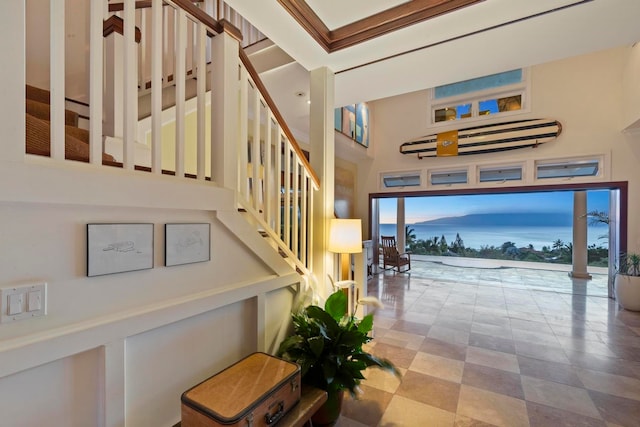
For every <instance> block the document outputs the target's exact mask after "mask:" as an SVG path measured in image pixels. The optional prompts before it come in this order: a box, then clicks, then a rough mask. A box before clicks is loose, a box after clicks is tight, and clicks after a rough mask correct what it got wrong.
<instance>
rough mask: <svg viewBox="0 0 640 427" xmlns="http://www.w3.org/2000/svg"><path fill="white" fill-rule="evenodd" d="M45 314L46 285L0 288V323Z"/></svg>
mask: <svg viewBox="0 0 640 427" xmlns="http://www.w3.org/2000/svg"><path fill="white" fill-rule="evenodd" d="M46 314H47V284H46V283H42V282H40V283H29V284H21V285H16V286H7V287H4V288H0V323H9V322H13V321H15V320H22V319H30V318H32V317H38V316H44V315H46Z"/></svg>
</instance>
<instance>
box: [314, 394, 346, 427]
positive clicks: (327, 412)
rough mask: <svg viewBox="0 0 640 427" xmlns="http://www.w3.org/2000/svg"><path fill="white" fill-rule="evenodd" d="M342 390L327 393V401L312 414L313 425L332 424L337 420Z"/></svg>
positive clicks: (342, 396)
mask: <svg viewBox="0 0 640 427" xmlns="http://www.w3.org/2000/svg"><path fill="white" fill-rule="evenodd" d="M343 398H344V391H343V390H340V391H338V392H335V393H328V396H327V401H326V402H325V403H324V405H322V406H321V407H320V409H318V411H317V412H316V413H315V414H313V416H312V417H311V421H312V422H313V425H314V426H332V425H334V424H335V423H336V421H338V418H339V417H340V411H342V399H343Z"/></svg>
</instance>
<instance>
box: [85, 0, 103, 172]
mask: <svg viewBox="0 0 640 427" xmlns="http://www.w3.org/2000/svg"><path fill="white" fill-rule="evenodd" d="M105 3H106V2H104V1H92V2H91V6H90V7H91V8H90V11H89V13H90V17H89V34H90V38H89V43H90V48H89V105H90V106H89V159H90V161H91V163H93V164H97V165H101V164H102V83H103V75H102V73H103V55H104V52H103V44H104V37H103V35H102V23H103V20H104V4H105Z"/></svg>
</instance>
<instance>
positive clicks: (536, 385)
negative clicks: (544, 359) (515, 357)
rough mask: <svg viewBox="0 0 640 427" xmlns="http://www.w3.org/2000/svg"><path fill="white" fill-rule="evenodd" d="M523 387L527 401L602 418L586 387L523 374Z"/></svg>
mask: <svg viewBox="0 0 640 427" xmlns="http://www.w3.org/2000/svg"><path fill="white" fill-rule="evenodd" d="M521 380H522V389H523V390H524V397H525V399H526V400H527V401H531V402H535V403H540V404H542V405H547V406H551V407H553V408H558V409H562V410H564V411H569V412H573V413H576V414H580V415H586V416H588V417H592V418H598V419H601V417H600V413H599V412H598V410H597V409H596V407H595V405H594V404H593V402H592V401H591V398H590V397H589V394H588V393H587V391H586V390H585V389H581V388H577V387H571V386H568V385H564V384H559V383H554V382H551V381H546V380H540V379H537V378H533V377H527V376H525V375H523V376H522V377H521Z"/></svg>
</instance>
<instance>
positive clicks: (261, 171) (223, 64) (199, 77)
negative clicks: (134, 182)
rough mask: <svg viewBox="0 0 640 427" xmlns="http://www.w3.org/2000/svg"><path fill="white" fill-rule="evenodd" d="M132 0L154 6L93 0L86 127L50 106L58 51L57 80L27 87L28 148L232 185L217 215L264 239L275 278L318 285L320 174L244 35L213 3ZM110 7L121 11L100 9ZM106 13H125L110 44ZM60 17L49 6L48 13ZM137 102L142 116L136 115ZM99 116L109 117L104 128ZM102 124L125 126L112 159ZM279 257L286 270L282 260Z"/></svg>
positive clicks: (55, 93)
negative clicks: (295, 277)
mask: <svg viewBox="0 0 640 427" xmlns="http://www.w3.org/2000/svg"><path fill="white" fill-rule="evenodd" d="M139 3H140V4H142V3H144V4H145V5H146V3H150V6H149V7H146V8H144V9H136V7H135V6H136V5H137V4H138V3H134V2H130V1H127V2H125V3H124V4H120V5H119V6H118V5H116V4H113V3H111V2H106V0H95V1H92V2H91V9H90V11H89V12H90V18H89V19H90V24H91V25H90V29H89V33H90V34H91V37H90V40H88V44H89V46H90V48H89V49H88V51H89V54H90V58H89V63H90V70H91V71H90V72H89V76H88V80H89V82H88V84H89V87H90V90H89V93H90V98H91V105H90V107H89V109H90V114H89V115H90V118H91V119H90V122H89V129H88V130H86V129H81V128H79V127H78V115H77V114H76V113H74V112H73V111H68V110H65V111H64V114H62V115H60V114H52V112H54V113H55V112H57V110H56V109H55V106H58V105H64V100H63V99H61V97H63V95H62V94H64V93H65V91H64V79H60V77H59V76H60V75H64V70H65V69H64V67H65V64H64V60H62V61H60V60H58V58H64V57H65V55H64V52H61V53H60V52H59V53H58V54H54V53H53V52H52V53H51V55H50V56H51V58H52V61H51V64H50V69H51V76H52V77H51V79H50V80H51V82H52V85H54V84H58V85H60V84H61V85H62V87H57V90H52V91H51V93H50V92H49V91H47V90H42V89H38V88H35V87H32V86H28V87H27V89H26V121H27V125H26V148H25V151H26V153H27V154H30V155H39V156H51V160H52V161H58V162H59V161H65V160H74V161H81V162H88V163H90V164H91V165H92V166H94V167H103V166H104V165H108V166H117V167H120V168H122V169H123V172H125V171H126V172H127V173H128V172H131V171H145V172H148V173H151V174H152V175H156V174H157V175H173V176H174V178H175V179H185V178H189V179H191V180H192V181H194V182H197V183H198V184H200V185H202V184H205V185H216V186H220V187H225V188H228V189H230V190H232V191H234V192H235V194H236V202H237V207H238V211H237V212H218V213H217V216H218V219H219V220H220V221H221V222H222V223H224V224H225V225H226V226H227V227H228V228H229V229H230V230H231V231H232V232H234V233H237V235H238V237H239V238H240V239H241V240H242V241H247V240H245V238H246V239H248V241H255V242H257V241H262V242H264V245H262V244H256V245H255V246H260V248H252V250H254V252H256V254H258V255H259V256H261V257H262V258H263V259H264V260H265V262H267V263H268V264H269V265H270V266H271V267H272V268H273V269H274V271H277V272H278V274H286V273H287V271H285V270H288V274H290V273H291V270H292V269H293V270H295V271H297V272H298V273H299V274H300V275H301V276H302V277H303V278H304V282H305V283H310V282H313V281H314V279H313V278H312V273H311V272H312V257H311V249H312V247H313V239H312V237H313V228H312V222H313V221H312V220H311V215H312V212H313V204H312V201H313V193H314V192H315V191H316V190H317V189H318V186H319V181H318V178H317V176H316V175H315V173H314V171H313V170H312V169H311V166H310V165H309V162H308V161H307V159H306V157H305V156H304V154H303V152H302V150H301V149H300V147H299V146H298V144H297V142H296V141H295V138H294V137H293V135H292V133H291V131H290V130H289V129H288V127H287V125H286V123H285V122H284V120H283V118H282V116H281V114H280V113H279V112H278V110H277V108H276V106H275V104H274V103H273V100H272V99H271V97H270V96H269V94H268V92H267V91H266V88H265V86H264V84H263V83H262V81H261V80H260V77H259V75H258V72H257V71H256V70H255V69H254V67H253V65H252V64H251V62H250V60H249V59H248V57H247V55H246V53H245V52H244V50H243V49H242V48H241V46H242V45H243V44H242V38H243V37H242V34H241V33H240V31H239V30H238V29H237V28H235V27H233V26H232V25H231V24H230V23H229V22H227V21H224V20H223V21H217V20H215V19H213V18H212V17H211V16H210V15H207V14H206V13H204V12H203V10H206V9H207V7H209V6H210V5H211V4H212V3H216V4H217V2H212V1H211V0H207V1H204V2H201V4H200V7H197V6H195V5H194V3H192V2H191V1H190V0H173V1H171V2H169V1H166V2H165V1H164V0H153V1H151V2H139ZM104 4H106V5H108V7H104ZM110 8H111V9H114V10H115V9H117V10H116V11H111V12H105V10H107V9H110ZM113 13H117V14H118V15H119V18H121V22H122V27H123V28H122V30H121V33H122V34H118V33H111V34H110V35H109V36H108V37H110V40H106V39H105V38H104V33H103V28H102V27H103V23H104V22H105V21H107V20H108V19H109V17H110V16H112V14H113ZM58 15H59V14H53V13H52V19H55V16H58ZM111 21H113V19H112V20H111ZM168 23H171V24H170V25H167V24H168ZM60 24H61V26H62V29H59V28H57V26H56V25H55V21H52V24H51V28H52V30H51V33H52V34H51V37H52V38H54V37H59V36H60V34H59V33H60V32H62V33H64V22H61V23H60ZM138 28H140V32H139V33H140V34H141V37H136V32H137V31H136V30H137V29H138ZM57 33H58V34H57ZM56 34H57V35H56ZM63 46H64V43H63ZM169 46H172V48H171V49H169V50H170V51H171V54H170V55H167V49H168V47H169ZM177 46H179V47H180V48H176V47H177ZM62 49H64V47H63V48H62ZM103 58H106V60H105V62H103ZM168 58H170V59H171V64H168V63H167V60H168ZM118 76H120V77H118ZM52 87H53V86H52ZM103 87H104V88H106V90H105V91H104V93H103V90H102V88H103ZM167 92H171V95H172V96H171V102H167V96H166V93H167ZM238 95H239V96H238ZM52 98H53V99H52ZM118 102H119V103H120V104H117V103H118ZM143 104H145V106H144V107H143V106H142V105H143ZM143 110H144V113H143V114H142V116H147V115H148V117H146V118H145V119H144V120H143V121H140V116H141V114H140V113H142V112H143ZM63 116H64V119H63ZM52 117H55V118H56V119H55V120H57V122H56V121H55V120H53V122H54V123H53V124H54V125H55V126H53V127H56V128H58V129H59V128H60V127H63V128H64V140H63V141H59V140H57V139H56V137H55V135H53V134H54V133H55V132H52V130H51V129H52V128H53V127H52V119H51V118H52ZM101 119H102V120H101ZM62 120H64V123H62ZM103 122H104V123H110V124H109V125H108V126H105V127H104V128H103ZM143 122H144V123H145V125H146V126H147V128H146V129H144V128H143ZM111 125H113V126H111ZM107 129H119V132H121V134H120V135H121V136H119V141H121V145H122V148H121V152H122V156H121V157H120V156H118V158H117V159H115V158H114V157H113V156H111V155H109V154H106V153H104V148H103V145H104V144H105V143H104V141H105V139H106V140H107V141H108V140H109V137H113V134H108V130H107ZM168 129H171V132H168V131H167V130H168ZM208 133H210V137H209V136H207V134H208ZM112 139H113V138H112ZM141 144H142V145H144V146H145V147H146V149H147V150H148V152H149V156H148V157H149V158H148V160H146V161H145V164H142V163H141V161H140V158H139V156H138V157H136V149H137V146H139V145H141ZM52 148H55V149H52ZM109 152H111V151H109ZM114 155H115V153H114ZM116 160H117V161H116ZM238 218H240V219H241V221H240V220H238ZM251 234H253V235H254V238H253V239H252V238H251V237H250V235H251ZM258 236H260V237H259V239H258ZM267 249H268V251H270V254H269V253H267ZM276 258H277V259H279V260H280V261H277V260H276ZM283 259H284V260H285V263H284V265H287V268H286V269H283V268H282V267H280V265H281V264H282V263H283V262H282V260H283Z"/></svg>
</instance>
